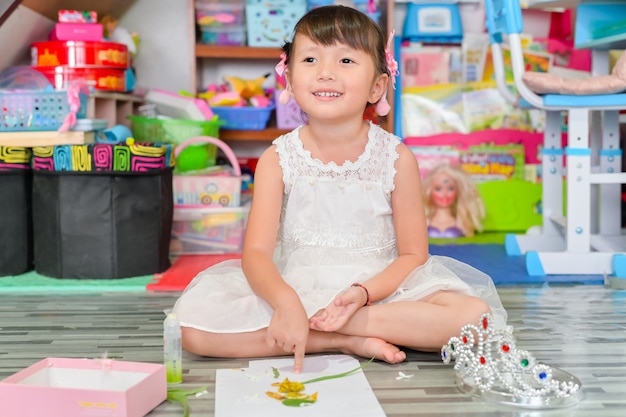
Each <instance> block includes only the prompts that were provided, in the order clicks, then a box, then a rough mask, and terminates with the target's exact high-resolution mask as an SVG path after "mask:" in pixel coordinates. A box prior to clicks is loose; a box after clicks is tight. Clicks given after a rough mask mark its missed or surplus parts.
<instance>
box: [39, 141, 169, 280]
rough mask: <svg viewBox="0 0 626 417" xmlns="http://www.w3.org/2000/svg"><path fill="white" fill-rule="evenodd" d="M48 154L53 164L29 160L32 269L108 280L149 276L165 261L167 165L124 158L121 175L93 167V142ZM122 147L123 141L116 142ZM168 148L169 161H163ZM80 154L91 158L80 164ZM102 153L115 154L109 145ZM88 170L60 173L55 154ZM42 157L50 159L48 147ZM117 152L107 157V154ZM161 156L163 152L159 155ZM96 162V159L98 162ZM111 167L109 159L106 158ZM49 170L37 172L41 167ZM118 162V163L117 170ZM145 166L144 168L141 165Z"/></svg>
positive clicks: (60, 275) (52, 274)
mask: <svg viewBox="0 0 626 417" xmlns="http://www.w3.org/2000/svg"><path fill="white" fill-rule="evenodd" d="M82 146H83V147H82V148H79V149H71V152H69V151H67V152H54V156H56V157H57V160H55V161H54V164H52V163H51V162H46V160H45V158H42V157H39V156H38V149H37V148H36V149H35V155H34V157H33V168H34V171H33V236H34V264H35V270H36V271H37V272H38V273H40V274H42V275H47V276H50V277H55V278H88V279H110V278H124V277H132V276H141V275H150V274H154V273H159V272H163V271H165V270H166V269H167V268H168V267H169V266H170V262H169V244H170V235H171V230H172V216H173V195H172V168H171V166H170V165H169V164H166V165H165V166H163V167H161V168H160V169H159V167H158V164H157V165H156V168H155V167H150V169H144V170H143V171H130V169H131V167H136V166H137V164H135V163H133V162H132V161H131V160H130V159H132V158H134V157H135V156H136V155H134V154H133V153H132V152H131V153H128V152H122V154H126V156H127V157H128V158H129V161H128V162H127V163H124V164H121V165H120V166H119V167H122V166H123V167H124V169H129V170H128V171H126V172H120V171H115V170H112V168H114V167H113V165H111V166H109V167H108V168H107V167H105V168H102V169H99V170H98V169H97V167H96V166H94V164H95V162H93V161H95V159H96V158H95V157H94V155H97V154H98V152H97V151H98V149H99V148H98V147H99V146H100V150H101V151H102V150H103V149H105V148H102V146H103V145H102V144H99V145H92V146H89V145H82ZM116 147H117V148H118V150H119V149H122V150H124V149H123V147H124V145H117V146H116ZM169 153H170V152H169V149H168V158H169ZM79 154H80V155H81V156H80V158H83V159H87V160H89V158H93V161H91V162H92V163H90V162H86V163H85V161H81V163H80V164H77V163H76V162H77V159H76V158H77V155H79ZM102 154H110V155H116V152H115V150H112V151H111V152H102ZM68 155H71V158H72V160H71V162H72V164H73V166H80V167H81V168H80V169H83V170H85V169H87V168H90V169H91V170H90V171H71V170H69V168H70V167H67V166H66V167H65V170H62V171H61V170H59V168H60V165H63V164H60V162H61V159H62V158H65V162H66V163H68V164H69V160H68V158H69V157H68ZM47 156H48V160H50V159H51V158H52V159H53V158H54V157H53V156H52V155H51V154H50V151H48V152H47ZM119 156H120V155H116V156H114V158H116V157H119ZM161 156H162V157H163V158H164V160H165V159H166V158H165V156H164V155H161ZM101 164H102V162H101ZM111 164H115V162H111ZM52 165H54V167H55V168H56V169H55V170H51V169H38V168H39V167H43V166H48V167H50V166H52ZM119 167H118V168H119ZM144 168H145V167H144Z"/></svg>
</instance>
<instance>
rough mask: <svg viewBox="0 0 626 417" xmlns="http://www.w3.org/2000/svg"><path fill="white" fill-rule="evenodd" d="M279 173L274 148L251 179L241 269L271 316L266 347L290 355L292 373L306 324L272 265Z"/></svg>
mask: <svg viewBox="0 0 626 417" xmlns="http://www.w3.org/2000/svg"><path fill="white" fill-rule="evenodd" d="M283 191H284V184H283V172H282V169H281V168H280V165H279V158H278V154H277V153H276V148H275V147H274V146H271V147H269V148H268V149H267V150H265V151H264V152H263V154H262V155H261V157H260V158H259V162H258V164H257V167H256V171H255V175H254V197H253V199H252V206H251V207H250V215H249V217H248V224H247V226H246V234H245V238H244V243H243V257H242V268H243V272H244V274H245V276H246V278H247V280H248V283H249V284H250V287H251V288H252V290H253V291H254V292H255V293H256V294H257V295H258V296H259V297H261V298H262V299H264V300H265V301H266V302H267V303H268V304H269V305H270V306H271V307H272V308H273V309H274V314H273V315H272V320H271V322H270V324H269V327H268V329H267V343H268V345H269V346H274V345H277V346H279V347H280V348H282V349H283V350H284V351H285V352H288V353H294V355H295V365H294V371H295V372H300V370H301V368H302V362H303V361H304V352H305V347H306V341H307V338H308V332H309V324H308V318H307V315H306V311H305V310H304V306H303V305H302V302H301V301H300V298H299V297H298V294H297V293H296V292H295V291H294V290H293V288H291V286H289V285H288V284H287V283H286V282H285V281H284V280H283V278H282V276H281V275H280V273H279V271H278V268H276V265H275V264H274V262H273V255H274V248H275V246H276V238H277V235H278V228H279V222H280V213H281V208H282V200H283Z"/></svg>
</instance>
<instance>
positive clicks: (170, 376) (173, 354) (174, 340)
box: [163, 313, 183, 384]
mask: <svg viewBox="0 0 626 417" xmlns="http://www.w3.org/2000/svg"><path fill="white" fill-rule="evenodd" d="M181 337H182V336H181V331H180V322H179V321H178V317H176V314H174V313H168V314H167V317H165V321H164V322H163V361H164V364H165V374H166V377H167V383H168V384H179V383H181V382H182V381H183V348H182V339H181Z"/></svg>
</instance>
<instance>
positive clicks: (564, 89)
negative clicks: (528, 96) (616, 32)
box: [522, 53, 626, 95]
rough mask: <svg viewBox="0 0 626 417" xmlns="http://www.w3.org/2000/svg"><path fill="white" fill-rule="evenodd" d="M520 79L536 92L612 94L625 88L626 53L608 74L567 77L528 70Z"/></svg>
mask: <svg viewBox="0 0 626 417" xmlns="http://www.w3.org/2000/svg"><path fill="white" fill-rule="evenodd" d="M522 80H523V81H524V83H525V84H526V86H527V87H528V88H529V89H531V90H532V91H534V92H535V93H537V94H573V95H591V94H613V93H620V92H622V91H624V90H626V53H622V56H621V57H620V58H619V60H618V61H617V62H616V63H615V66H614V67H613V70H612V71H611V74H610V75H598V76H592V77H588V78H584V79H568V78H564V77H559V76H557V75H554V74H550V73H546V72H533V71H529V72H526V73H524V75H523V76H522Z"/></svg>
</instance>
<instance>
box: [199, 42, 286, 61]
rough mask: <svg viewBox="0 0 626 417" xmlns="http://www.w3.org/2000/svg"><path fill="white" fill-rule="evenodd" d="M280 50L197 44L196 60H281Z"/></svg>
mask: <svg viewBox="0 0 626 417" xmlns="http://www.w3.org/2000/svg"><path fill="white" fill-rule="evenodd" d="M281 52H282V51H281V49H280V48H260V47H251V46H221V45H205V44H196V58H235V59H237V58H241V59H274V60H278V59H280V54H281Z"/></svg>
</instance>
